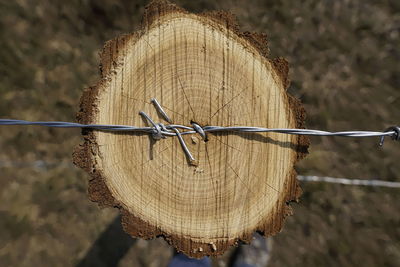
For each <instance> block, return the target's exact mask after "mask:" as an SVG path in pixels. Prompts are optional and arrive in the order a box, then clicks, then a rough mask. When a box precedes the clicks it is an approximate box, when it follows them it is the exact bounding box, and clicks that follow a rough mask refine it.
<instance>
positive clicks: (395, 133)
mask: <svg viewBox="0 0 400 267" xmlns="http://www.w3.org/2000/svg"><path fill="white" fill-rule="evenodd" d="M151 102H152V103H153V104H154V107H155V109H156V110H157V111H158V113H159V114H160V115H161V116H162V117H163V118H164V120H166V121H167V122H168V123H170V124H167V125H164V124H163V123H156V122H154V121H153V120H152V119H151V118H150V116H149V115H147V114H146V113H145V112H144V111H140V112H139V114H140V115H141V116H142V117H143V118H145V119H146V121H147V122H148V124H149V126H147V127H136V126H129V125H112V124H81V123H74V122H63V121H25V120H10V119H0V125H36V126H47V127H56V128H83V129H92V130H100V131H113V132H118V131H119V132H123V131H129V132H142V133H147V134H151V136H152V137H153V139H154V140H160V139H164V138H167V137H171V136H177V137H178V140H179V142H180V144H181V146H182V149H183V151H184V152H185V154H186V156H187V158H188V159H189V163H190V164H192V165H196V164H197V163H196V160H195V158H194V157H193V155H192V154H191V153H190V151H189V148H188V147H187V145H186V143H185V140H184V139H183V138H182V135H186V134H199V135H200V136H201V137H202V138H203V140H207V133H213V132H244V133H281V134H292V135H310V136H342V137H380V138H381V139H380V145H381V146H382V145H383V142H384V141H385V137H386V136H390V137H391V138H392V139H393V140H400V127H399V126H392V127H389V128H388V129H386V130H385V131H384V132H373V131H341V132H328V131H321V130H310V129H285V128H262V127H252V126H227V127H224V126H204V127H201V126H200V125H199V124H197V123H194V122H192V127H190V126H185V125H179V124H172V120H171V119H170V117H169V116H168V115H167V113H166V112H165V110H164V109H163V108H162V106H161V104H160V103H159V102H158V101H157V99H155V98H152V99H151ZM180 130H181V131H180Z"/></svg>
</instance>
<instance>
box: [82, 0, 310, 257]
mask: <svg viewBox="0 0 400 267" xmlns="http://www.w3.org/2000/svg"><path fill="white" fill-rule="evenodd" d="M267 54H268V48H267V45H266V40H265V35H261V34H251V33H241V32H240V31H239V30H238V27H237V23H236V22H235V20H234V18H233V16H232V15H230V14H228V13H224V12H218V13H217V12H214V13H208V14H201V15H196V14H190V13H188V12H186V11H185V10H183V9H181V8H179V7H177V6H175V5H173V4H170V3H168V2H166V1H155V2H152V3H151V4H150V5H149V6H148V7H147V8H146V12H145V15H144V18H143V26H142V29H141V30H140V31H138V32H136V33H132V34H129V35H125V36H120V37H118V38H116V39H114V40H112V41H109V42H107V43H106V45H105V47H104V49H103V52H102V54H101V75H102V79H101V81H100V82H99V83H98V84H97V85H96V86H94V87H92V88H89V89H87V90H85V92H84V94H83V96H82V99H81V110H80V112H79V113H78V121H79V122H81V123H97V124H119V125H135V126H147V124H146V122H145V121H144V120H143V119H142V118H141V116H139V115H138V113H139V111H144V112H146V113H148V114H149V115H150V116H151V117H152V118H153V119H154V120H155V121H156V122H159V121H161V122H163V123H166V122H165V121H163V119H162V117H160V115H159V114H157V112H156V111H155V109H154V107H153V105H152V104H151V103H150V99H151V98H152V97H155V98H157V99H158V100H159V102H160V103H161V105H162V106H163V108H164V109H165V111H166V112H167V113H168V115H169V116H170V117H171V119H172V121H173V123H174V124H182V125H188V126H189V125H190V122H191V121H194V122H196V123H198V124H199V125H201V126H205V125H218V126H259V127H270V128H296V127H297V128H302V127H303V121H304V116H305V115H304V110H303V109H302V107H301V105H300V103H299V102H298V101H297V100H295V99H294V98H293V97H291V96H289V95H288V94H287V92H286V87H287V86H288V78H287V72H288V67H287V62H286V61H285V60H284V59H281V58H279V59H276V60H270V59H268V58H267ZM83 134H84V139H85V142H84V144H82V145H81V146H79V147H78V149H77V150H76V151H75V154H74V162H75V163H76V164H77V165H79V166H80V167H82V168H84V169H85V170H87V171H88V172H89V173H90V175H91V180H90V183H89V196H90V198H91V199H92V200H93V201H96V202H98V203H100V204H101V205H106V206H114V207H118V208H119V209H120V210H121V213H122V215H123V219H122V220H123V222H122V223H123V226H124V229H125V231H127V232H128V233H130V234H131V235H132V236H134V237H142V238H153V237H155V236H159V235H162V236H164V237H165V238H166V240H167V241H169V242H170V243H171V244H172V245H174V246H175V247H176V248H177V249H178V250H179V251H183V252H184V253H186V254H187V255H189V256H192V257H202V256H204V255H217V254H222V253H223V252H224V251H225V250H226V249H227V248H229V246H231V245H233V244H237V242H238V241H239V240H242V241H245V242H249V241H250V240H251V236H252V233H253V232H254V231H259V232H261V233H263V234H264V235H266V236H269V235H272V234H275V233H276V232H278V231H280V230H281V228H282V225H283V221H284V218H285V217H286V216H287V215H288V214H290V213H291V210H290V206H289V202H290V201H292V200H297V199H298V197H299V195H300V188H299V186H298V182H297V180H296V173H295V171H294V165H295V163H296V162H297V160H298V159H300V158H301V157H303V156H304V155H305V153H306V151H307V147H308V139H307V138H303V137H299V136H290V135H283V134H275V133H268V134H256V133H253V134H251V133H224V134H218V133H216V134H208V141H207V142H205V141H203V140H202V139H201V138H200V136H198V135H185V136H184V139H185V141H186V143H187V144H188V147H189V149H190V151H191V152H192V154H193V155H194V157H195V158H196V159H197V160H198V166H192V165H190V164H188V162H187V158H186V156H185V154H184V152H183V150H182V148H181V146H180V144H179V141H178V139H177V138H175V137H170V138H167V139H162V140H159V141H154V140H153V139H152V138H151V137H150V136H149V135H142V134H133V133H110V132H99V131H96V132H95V131H93V132H92V131H87V130H86V131H84V132H83Z"/></svg>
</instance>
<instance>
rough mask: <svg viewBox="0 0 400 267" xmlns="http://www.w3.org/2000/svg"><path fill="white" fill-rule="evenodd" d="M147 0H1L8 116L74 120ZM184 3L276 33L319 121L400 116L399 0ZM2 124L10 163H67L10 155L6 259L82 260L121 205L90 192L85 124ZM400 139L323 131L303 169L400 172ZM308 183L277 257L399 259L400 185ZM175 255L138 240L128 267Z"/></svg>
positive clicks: (327, 262) (356, 123)
mask: <svg viewBox="0 0 400 267" xmlns="http://www.w3.org/2000/svg"><path fill="white" fill-rule="evenodd" d="M145 2H146V1H128V0H126V1H123V0H119V1H106V0H96V1H95V0H80V1H78V0H70V1H50V0H31V1H28V0H18V1H7V0H1V1H0V40H1V42H0V77H2V78H1V79H0V95H1V101H0V117H4V118H21V119H27V120H40V119H43V120H68V121H71V120H73V119H74V114H75V112H76V111H77V106H78V99H79V96H80V94H81V92H82V88H84V87H85V86H88V85H90V84H93V83H94V82H95V81H96V79H97V78H98V74H97V68H96V66H97V64H98V56H97V51H98V50H99V49H100V48H101V47H102V44H103V42H104V41H106V40H108V39H111V38H113V37H115V36H116V35H118V34H120V33H124V32H130V31H133V30H135V29H136V28H137V27H138V23H139V20H140V17H141V15H142V12H143V6H144V5H145ZM176 2H177V3H178V4H180V5H182V6H184V7H186V8H188V9H189V10H191V11H202V10H204V9H226V10H231V11H233V12H234V13H236V14H237V16H238V18H239V21H240V23H241V25H242V26H243V29H244V30H251V31H262V32H267V33H268V35H269V40H270V48H271V51H272V55H271V56H273V57H274V56H284V57H286V58H287V59H288V60H289V62H290V63H291V79H292V85H291V88H290V89H289V90H290V91H291V92H292V93H293V94H295V95H297V96H298V97H300V98H301V100H302V101H303V102H304V103H305V106H306V109H307V111H308V121H307V124H308V125H307V126H308V127H309V128H317V129H328V130H344V129H371V130H382V129H384V128H385V127H386V126H388V125H392V124H396V123H397V124H398V123H400V116H399V115H400V112H399V109H398V107H399V105H400V90H399V89H398V85H399V82H400V79H399V77H400V75H399V69H400V63H399V62H400V50H399V47H398V44H399V41H400V35H399V34H400V32H399V29H400V4H399V1H397V0H386V1H378V0H368V1H362V0H358V1H347V0H338V1H317V0H312V1H311V0H305V1H289V0H282V1H262V0H254V1H245V0H236V1H234V0H221V1H218V2H217V1H211V0H209V1H206V0H201V1H184V0H180V1H176ZM0 136H1V139H0V147H1V151H0V162H4V161H7V162H8V161H18V162H29V161H35V160H43V161H46V162H50V163H52V164H55V166H53V167H51V168H48V169H47V170H45V171H44V170H43V169H40V168H36V169H32V168H29V167H26V166H14V167H10V166H9V167H7V166H3V167H1V166H0V173H1V175H0V199H1V202H0V216H1V217H0V263H1V265H2V266H36V265H37V266H72V265H76V264H77V263H78V262H79V261H80V259H81V258H82V257H84V255H85V254H86V252H87V251H88V249H89V248H90V247H91V245H92V243H93V242H94V241H95V240H96V239H97V238H98V236H99V235H100V234H101V232H102V231H103V230H104V229H105V228H106V227H107V225H108V224H109V223H110V222H111V221H113V220H114V217H115V216H116V212H115V211H114V210H111V209H104V210H99V209H98V208H97V206H96V205H95V204H93V203H90V202H89V201H88V200H87V197H86V186H87V175H86V174H84V173H83V172H82V171H81V170H78V169H77V168H75V167H72V166H71V165H70V164H69V161H70V157H71V152H72V149H73V147H74V146H75V145H76V144H78V143H79V142H80V134H79V131H78V130H55V129H44V128H34V127H27V128H24V127H13V128H11V127H10V128H7V129H6V128H4V129H1V133H0ZM399 145H400V144H397V143H393V142H390V141H389V140H388V141H387V143H386V144H385V147H384V149H378V148H377V140H376V139H368V140H366V139H363V140H356V139H351V138H350V139H343V138H314V139H312V147H311V151H310V152H311V154H310V155H309V157H308V158H307V159H306V160H304V161H303V162H302V163H301V164H300V166H299V172H300V173H302V174H316V175H330V176H342V177H354V178H377V177H381V178H384V179H387V180H397V181H400V164H399V160H398V159H399V158H400V150H399V148H400V146H399ZM58 163H61V164H58ZM303 189H304V191H305V193H304V195H303V198H302V201H301V203H300V204H298V205H295V215H294V216H292V217H291V218H289V219H288V222H287V224H286V226H285V229H284V230H283V232H282V233H281V234H279V235H277V236H276V237H274V252H273V255H272V262H271V266H337V265H343V266H355V265H357V264H360V263H362V264H363V265H364V266H399V264H400V243H399V240H400V228H399V224H400V215H399V213H398V211H399V209H400V202H399V201H398V200H399V191H398V190H391V189H379V188H376V189H375V188H372V189H371V188H369V189H367V188H360V187H346V186H336V185H325V184H305V185H304V186H303ZM171 253H172V251H171V249H170V248H169V247H168V246H167V245H166V244H165V242H164V241H162V240H153V241H149V242H148V241H139V242H136V243H135V244H134V245H133V246H132V248H131V249H130V250H129V251H128V253H127V255H126V256H125V257H124V258H123V260H122V261H121V262H120V264H119V266H163V265H166V261H167V260H168V259H169V257H170V256H171ZM220 265H222V264H220ZM97 266H101V263H98V265H97Z"/></svg>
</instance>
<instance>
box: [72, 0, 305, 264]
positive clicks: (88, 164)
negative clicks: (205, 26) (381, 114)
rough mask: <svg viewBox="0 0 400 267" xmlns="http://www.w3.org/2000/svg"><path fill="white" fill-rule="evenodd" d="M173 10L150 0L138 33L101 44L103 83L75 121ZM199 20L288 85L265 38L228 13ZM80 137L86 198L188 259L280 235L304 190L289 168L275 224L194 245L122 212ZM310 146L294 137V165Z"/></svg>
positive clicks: (297, 108)
mask: <svg viewBox="0 0 400 267" xmlns="http://www.w3.org/2000/svg"><path fill="white" fill-rule="evenodd" d="M174 12H178V13H184V14H187V13H188V12H187V11H185V10H184V9H182V8H180V7H177V6H176V5H174V4H171V3H170V2H168V1H165V0H156V1H152V2H151V3H150V4H149V5H148V6H147V7H146V9H145V13H144V15H143V20H142V28H141V30H140V31H138V32H136V33H133V34H130V35H122V36H119V37H117V38H115V39H113V40H111V41H108V42H107V43H106V44H105V45H104V48H103V51H102V52H101V53H100V57H101V63H100V72H101V77H102V79H101V81H100V82H99V83H98V84H97V85H96V86H93V87H90V88H88V89H85V90H84V92H83V95H82V97H81V100H80V110H79V112H78V113H77V120H78V122H79V123H92V122H93V118H94V114H95V112H96V109H97V106H96V97H97V95H98V93H99V90H100V89H101V88H102V86H103V84H104V82H106V80H107V78H109V76H112V74H113V69H114V68H116V67H117V66H118V65H119V64H121V60H122V58H123V55H124V53H125V50H124V46H125V44H126V43H127V42H128V41H134V40H137V39H138V38H139V37H140V36H141V35H142V34H144V33H145V32H146V31H147V30H148V29H149V28H150V27H151V26H152V25H153V24H155V23H157V20H158V19H159V18H160V17H161V16H164V15H167V14H170V13H174ZM199 16H203V17H206V18H209V19H211V20H213V21H215V22H217V23H218V24H219V25H220V26H221V27H226V28H228V29H230V30H231V31H233V32H234V33H235V34H236V35H237V36H238V37H241V38H243V39H245V40H247V41H248V42H249V43H250V44H251V46H252V47H253V48H255V49H256V50H257V51H258V52H259V53H260V55H261V56H263V57H264V58H265V59H266V60H268V61H270V62H271V63H272V66H273V69H274V70H275V72H276V74H277V76H278V77H279V78H280V79H281V82H282V85H283V87H284V88H285V89H286V88H287V87H288V86H289V79H288V63H287V61H286V60H284V59H283V58H278V59H275V60H270V59H268V54H269V50H268V45H267V39H266V35H265V34H259V33H250V32H240V30H239V26H238V23H237V21H236V18H235V16H234V15H233V14H231V13H229V12H208V13H203V14H200V15H199ZM226 28H225V29H226ZM287 101H288V105H289V107H290V109H291V111H292V114H293V115H294V117H295V120H296V127H297V128H304V120H305V110H304V108H303V106H302V105H301V103H300V101H299V100H298V99H296V98H294V97H292V96H290V95H289V94H287ZM82 135H83V138H84V143H83V144H81V145H79V146H78V147H76V149H75V151H74V153H73V162H74V164H75V165H77V166H79V167H80V168H82V169H84V170H85V171H86V172H88V173H89V175H90V179H89V187H88V195H89V199H90V200H91V201H94V202H97V203H98V204H99V205H100V206H102V207H116V208H118V209H119V210H120V213H121V215H122V219H121V221H122V222H121V223H122V226H123V228H124V230H125V232H127V233H128V234H130V235H131V236H132V237H140V238H143V239H151V238H154V237H159V236H162V237H163V238H164V239H165V240H166V241H167V242H168V243H169V244H171V245H172V246H174V247H175V248H176V249H177V251H181V252H184V253H185V254H187V255H188V256H191V257H195V258H201V257H203V256H217V255H221V254H223V253H224V252H225V251H226V250H227V249H228V248H230V247H231V246H233V245H238V243H239V242H244V243H249V242H250V241H251V240H252V235H253V232H255V231H257V232H259V233H261V234H262V235H264V236H265V237H267V236H271V235H274V234H276V233H278V232H280V231H281V230H282V227H283V224H284V221H285V218H286V217H287V216H289V215H292V210H291V207H290V202H292V201H298V198H299V197H300V195H301V192H302V191H301V188H300V186H299V182H298V180H297V179H296V177H297V173H296V171H295V170H294V166H293V170H292V172H291V173H290V174H289V177H288V179H287V180H286V181H287V183H288V184H287V186H286V187H285V188H286V189H287V190H286V192H284V193H283V195H284V198H283V200H281V202H280V203H279V205H277V207H276V210H275V212H274V214H275V216H274V217H273V218H272V220H271V221H272V222H273V224H271V221H268V222H264V223H261V224H259V225H258V226H257V227H256V228H255V229H253V230H252V231H249V232H247V233H243V234H242V235H241V236H239V237H236V238H234V239H232V240H228V241H220V242H218V243H216V244H207V243H202V242H195V241H193V240H191V239H189V238H185V237H182V236H174V235H170V234H168V233H165V232H163V231H162V230H161V229H159V228H157V227H155V226H153V225H150V224H149V223H147V222H146V221H144V220H142V219H141V218H139V217H137V216H135V215H134V214H131V213H130V212H129V211H128V210H127V209H126V208H124V207H123V205H121V204H120V203H118V201H117V200H115V198H114V197H113V196H112V194H111V192H110V190H109V189H108V187H107V185H106V183H105V180H104V177H103V175H102V173H101V172H99V171H98V170H96V165H97V163H96V162H95V155H96V154H97V151H94V150H93V149H95V147H96V138H95V135H94V134H93V132H91V131H89V130H83V131H82ZM309 144H310V142H309V138H307V137H306V136H298V138H297V147H296V148H295V149H296V150H297V152H298V153H297V157H296V159H295V163H296V162H297V161H299V160H300V159H302V158H304V157H305V155H306V154H307V153H308V152H307V149H308V146H309Z"/></svg>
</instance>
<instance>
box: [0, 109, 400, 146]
mask: <svg viewBox="0 0 400 267" xmlns="http://www.w3.org/2000/svg"><path fill="white" fill-rule="evenodd" d="M141 114H145V113H144V112H141ZM149 118H150V117H149ZM151 121H152V120H151ZM152 122H153V123H154V121H152ZM0 125H35V126H47V127H56V128H87V129H93V130H101V131H113V132H118V131H132V132H143V133H154V132H157V133H158V132H160V133H161V134H162V135H163V137H167V136H177V135H178V134H177V133H175V132H172V131H173V129H182V130H185V131H183V132H180V135H186V134H195V133H197V131H198V130H199V128H198V127H199V125H198V124H195V125H196V127H190V126H185V125H179V124H169V125H163V124H161V123H154V125H153V127H151V126H147V127H136V126H128V125H113V124H80V123H74V122H63V121H25V120H11V119H0ZM161 125H162V126H164V127H160V130H159V129H158V128H159V126H161ZM196 128H197V131H196ZM397 128H400V127H397ZM200 129H202V130H203V131H204V132H205V133H212V132H247V133H263V132H264V133H271V132H272V133H282V134H291V135H309V136H341V137H386V136H390V137H393V138H394V139H395V140H398V138H399V137H398V135H399V132H398V131H396V130H390V131H384V132H375V131H340V132H329V131H321V130H311V129H286V128H262V127H249V126H227V127H223V126H204V127H200Z"/></svg>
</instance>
